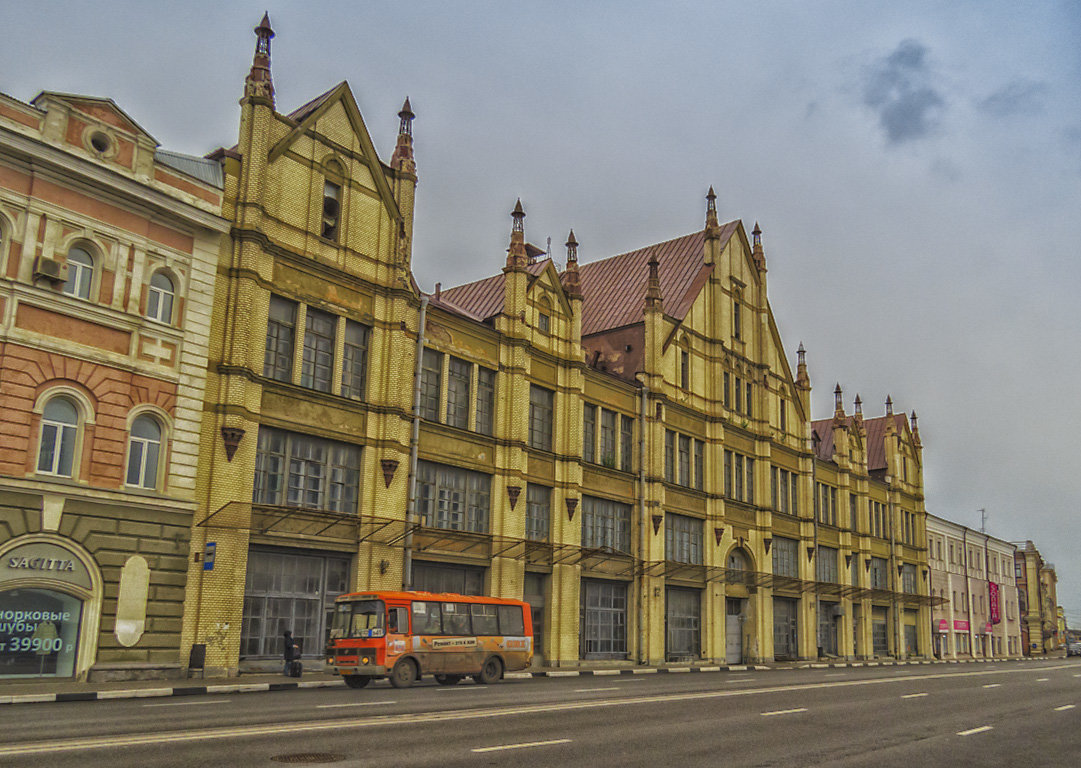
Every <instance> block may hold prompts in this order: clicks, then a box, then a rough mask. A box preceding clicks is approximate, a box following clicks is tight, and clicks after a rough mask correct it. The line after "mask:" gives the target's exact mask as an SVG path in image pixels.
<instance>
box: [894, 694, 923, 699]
mask: <svg viewBox="0 0 1081 768" xmlns="http://www.w3.org/2000/svg"><path fill="white" fill-rule="evenodd" d="M929 695H930V694H927V693H906V694H905V695H904V696H902V697H901V698H902V699H918V698H920V697H921V696H929Z"/></svg>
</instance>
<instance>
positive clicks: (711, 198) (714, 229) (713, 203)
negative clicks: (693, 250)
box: [706, 184, 721, 240]
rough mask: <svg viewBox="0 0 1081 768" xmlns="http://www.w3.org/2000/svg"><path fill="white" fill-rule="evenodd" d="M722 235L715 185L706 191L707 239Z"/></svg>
mask: <svg viewBox="0 0 1081 768" xmlns="http://www.w3.org/2000/svg"><path fill="white" fill-rule="evenodd" d="M720 236H721V225H720V224H719V223H718V222H717V193H716V192H714V191H713V185H712V184H711V185H710V186H709V192H707V193H706V239H708V240H714V239H717V238H719V237H720Z"/></svg>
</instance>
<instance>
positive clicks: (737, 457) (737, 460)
mask: <svg viewBox="0 0 1081 768" xmlns="http://www.w3.org/2000/svg"><path fill="white" fill-rule="evenodd" d="M732 456H733V459H734V462H733V465H732V479H733V480H735V486H734V487H733V488H732V498H733V499H737V500H739V501H743V454H740V453H735V454H733V455H732Z"/></svg>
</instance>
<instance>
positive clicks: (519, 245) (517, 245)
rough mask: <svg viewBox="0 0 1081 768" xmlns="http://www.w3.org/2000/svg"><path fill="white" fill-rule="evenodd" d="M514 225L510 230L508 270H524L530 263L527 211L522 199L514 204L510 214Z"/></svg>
mask: <svg viewBox="0 0 1081 768" xmlns="http://www.w3.org/2000/svg"><path fill="white" fill-rule="evenodd" d="M510 215H511V218H512V219H514V224H513V225H511V229H510V248H508V249H507V268H508V269H524V268H525V266H526V265H527V264H528V263H529V258H528V255H527V254H526V247H525V209H524V208H522V198H518V200H517V202H515V204H514V210H513V211H511V213H510Z"/></svg>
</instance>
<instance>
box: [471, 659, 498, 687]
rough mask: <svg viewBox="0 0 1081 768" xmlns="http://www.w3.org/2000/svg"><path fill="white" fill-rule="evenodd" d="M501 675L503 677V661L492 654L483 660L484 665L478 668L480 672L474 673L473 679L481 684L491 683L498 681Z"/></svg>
mask: <svg viewBox="0 0 1081 768" xmlns="http://www.w3.org/2000/svg"><path fill="white" fill-rule="evenodd" d="M501 677H503V662H501V661H500V660H499V657H498V656H492V657H490V658H489V659H488V660H487V661H486V662H484V666H483V667H481V668H480V674H479V675H474V678H473V679H475V680H476V681H477V682H478V683H480V684H481V685H491V684H492V683H495V682H498V681H499V678H501Z"/></svg>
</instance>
